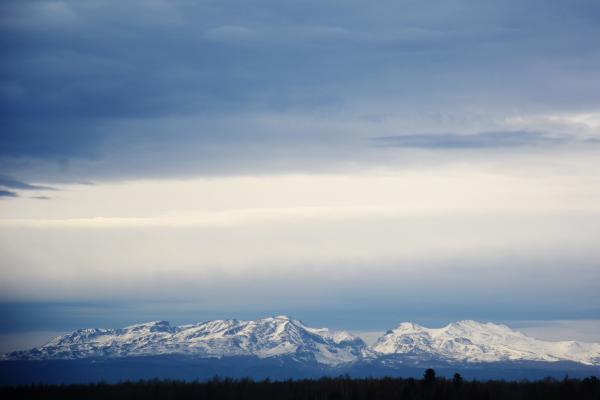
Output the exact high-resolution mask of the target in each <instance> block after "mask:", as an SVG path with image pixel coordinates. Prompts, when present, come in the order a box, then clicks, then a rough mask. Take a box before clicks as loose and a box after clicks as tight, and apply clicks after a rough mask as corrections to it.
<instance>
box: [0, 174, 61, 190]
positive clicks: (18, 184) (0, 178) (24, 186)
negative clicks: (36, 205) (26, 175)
mask: <svg viewBox="0 0 600 400" xmlns="http://www.w3.org/2000/svg"><path fill="white" fill-rule="evenodd" d="M0 186H4V187H6V188H10V189H19V190H56V188H53V187H50V186H41V185H32V184H30V183H27V182H23V181H19V180H17V179H15V178H12V177H10V176H5V175H0Z"/></svg>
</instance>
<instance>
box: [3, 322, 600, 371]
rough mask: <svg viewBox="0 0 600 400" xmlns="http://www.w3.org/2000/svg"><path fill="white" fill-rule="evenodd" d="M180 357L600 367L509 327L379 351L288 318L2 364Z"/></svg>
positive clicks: (412, 332) (388, 341)
mask: <svg viewBox="0 0 600 400" xmlns="http://www.w3.org/2000/svg"><path fill="white" fill-rule="evenodd" d="M167 354H182V355H187V356H192V357H198V358H222V357H231V356H249V357H257V358H260V359H264V358H271V357H288V358H291V359H293V360H294V361H298V362H301V363H317V364H321V365H327V366H334V367H335V366H339V365H345V364H350V363H355V362H357V361H360V360H366V361H368V362H370V361H372V360H374V359H381V360H384V361H385V360H392V361H393V360H397V361H403V360H405V361H410V362H429V360H442V361H446V362H450V363H483V362H505V361H525V360H526V361H545V362H556V361H573V362H577V363H582V364H587V365H600V344H594V343H581V342H573V341H563V342H549V341H543V340H538V339H534V338H531V337H529V336H527V335H524V334H523V333H520V332H517V331H515V330H513V329H511V328H509V327H508V326H506V325H499V324H493V323H481V322H477V321H469V320H467V321H459V322H454V323H451V324H449V325H447V326H445V327H442V328H437V329H431V328H426V327H423V326H421V325H418V324H415V323H412V322H403V323H401V324H399V325H398V326H397V327H396V328H394V329H393V330H390V331H388V332H386V333H385V334H384V335H383V336H382V337H380V338H379V339H378V341H377V343H376V344H375V345H374V346H372V347H368V346H367V345H366V344H365V342H364V341H363V340H362V339H360V338H358V337H356V336H353V335H351V334H350V333H348V332H343V331H339V332H338V331H331V330H329V329H327V328H312V327H309V326H306V325H305V324H304V323H302V322H301V321H298V320H295V319H292V318H289V317H287V316H284V315H280V316H276V317H268V318H263V319H258V320H253V321H243V320H235V319H228V320H214V321H207V322H202V323H197V324H191V325H183V326H172V325H170V324H169V323H168V322H167V321H153V322H147V323H142V324H136V325H131V326H128V327H125V328H120V329H98V328H92V329H79V330H77V331H74V332H71V333H68V334H66V335H62V336H59V337H57V338H55V339H53V340H51V341H50V342H48V343H46V344H45V345H43V346H41V347H38V348H35V349H32V350H29V351H19V352H13V353H10V354H7V355H5V356H3V357H2V359H9V360H10V359H13V360H14V359H23V360H48V359H81V358H97V357H110V358H115V357H132V356H143V355H146V356H148V355H152V356H154V355H167Z"/></svg>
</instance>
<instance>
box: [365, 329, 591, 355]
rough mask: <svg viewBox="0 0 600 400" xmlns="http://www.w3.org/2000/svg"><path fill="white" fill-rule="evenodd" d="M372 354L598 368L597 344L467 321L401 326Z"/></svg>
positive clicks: (383, 338) (376, 345)
mask: <svg viewBox="0 0 600 400" xmlns="http://www.w3.org/2000/svg"><path fill="white" fill-rule="evenodd" d="M373 350H374V351H375V352H376V353H378V354H381V355H397V356H406V355H411V356H414V355H420V356H422V357H423V358H426V357H429V358H432V357H435V358H441V359H445V360H447V361H450V362H497V361H516V360H528V361H550V362H554V361H574V362H579V363H583V364H588V365H595V364H600V344H594V343H579V342H548V341H543V340H538V339H534V338H531V337H529V336H527V335H525V334H523V333H521V332H517V331H515V330H512V329H511V328H509V327H508V326H506V325H499V324H493V323H481V322H477V321H470V320H466V321H459V322H454V323H451V324H449V325H447V326H445V327H443V328H438V329H430V328H425V327H422V326H419V325H416V324H412V323H407V322H405V323H402V324H400V325H399V326H398V327H397V328H396V329H394V330H392V331H388V332H387V333H386V334H385V335H383V336H382V337H381V338H379V340H378V341H377V343H376V344H375V345H374V346H373Z"/></svg>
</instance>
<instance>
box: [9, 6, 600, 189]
mask: <svg viewBox="0 0 600 400" xmlns="http://www.w3.org/2000/svg"><path fill="white" fill-rule="evenodd" d="M259 3H260V4H262V6H253V7H250V6H248V7H241V8H240V5H239V3H238V2H231V1H222V2H217V3H211V4H202V5H201V6H200V5H197V4H194V3H189V2H178V1H174V2H163V1H158V2H153V3H152V6H149V5H148V4H147V2H141V1H140V2H135V1H134V2H127V3H126V4H120V5H115V4H98V3H89V2H80V1H62V2H55V3H44V2H21V1H5V2H2V5H1V7H2V9H1V10H0V15H2V18H1V19H0V33H1V36H0V37H2V39H1V41H0V47H1V49H2V51H3V54H4V55H5V57H3V58H2V60H1V61H0V67H1V69H0V71H1V75H0V78H1V79H0V110H2V111H0V127H1V129H0V132H1V133H0V170H2V171H4V173H6V174H9V175H13V176H18V177H21V178H23V179H27V180H31V179H35V180H38V179H43V180H48V181H62V180H66V181H70V182H73V181H80V180H87V179H99V180H102V179H129V178H131V177H134V178H136V177H148V176H171V177H172V176H181V175H186V174H191V175H214V174H246V173H272V172H287V170H288V169H291V168H293V169H295V170H296V171H302V172H306V171H312V170H327V169H331V168H336V167H339V166H347V165H355V164H368V165H373V164H374V162H373V160H378V162H381V163H387V162H388V161H389V160H386V159H382V158H381V157H378V156H376V155H373V154H366V153H368V150H365V149H364V147H368V146H365V145H364V139H366V138H368V137H371V136H373V132H378V135H380V136H392V135H394V134H395V133H397V132H489V131H501V130H503V131H507V128H510V130H511V131H512V130H514V131H518V130H524V129H525V130H527V131H528V132H530V133H529V137H528V138H527V139H524V141H527V142H528V143H532V142H536V141H537V143H539V142H541V141H543V140H544V138H542V137H535V133H532V132H541V131H544V132H545V130H543V129H540V128H539V127H536V126H526V127H523V126H514V123H513V124H512V125H511V126H509V127H507V126H506V125H507V124H503V123H502V121H503V120H507V119H508V118H510V117H519V115H524V116H527V115H530V114H531V115H533V114H536V115H538V114H539V115H541V114H544V115H553V114H561V113H563V114H564V113H569V112H571V113H573V112H576V113H580V114H581V115H584V114H590V113H592V114H593V112H591V111H590V110H592V111H593V110H595V109H597V108H598V106H600V103H599V102H598V96H597V93H598V90H600V87H598V84H597V82H600V79H599V75H598V74H599V73H598V71H599V70H600V69H598V68H596V67H597V65H598V63H599V62H600V51H599V50H598V46H596V43H595V41H594V38H595V37H598V36H599V35H600V24H598V23H597V17H598V15H599V14H600V11H599V9H598V4H597V2H593V1H582V2H580V3H578V5H577V6H573V5H568V4H565V3H564V2H561V1H549V2H546V3H545V4H546V6H545V7H544V10H543V12H540V10H539V8H538V7H536V6H534V5H531V4H527V3H524V2H519V1H506V2H495V3H487V4H485V5H480V6H479V7H476V8H474V7H472V5H471V4H470V3H469V2H467V1H459V0H454V1H450V2H447V3H445V4H444V5H436V7H432V6H430V5H428V4H425V3H420V2H402V3H397V2H394V1H384V2H382V3H380V4H379V5H378V6H376V7H371V8H370V9H369V10H368V11H367V10H365V8H364V5H363V4H362V3H361V2H358V1H349V2H343V3H339V2H328V3H327V4H323V3H322V2H320V1H318V2H317V1H308V2H301V3H297V4H294V5H293V6H289V5H288V6H287V7H282V5H281V4H280V3H279V2H277V1H274V0H262V1H260V2H259ZM141 10H142V11H141ZM265 10H269V11H268V12H267V11H265ZM316 10H318V12H317V11H316ZM131 49H136V51H131ZM515 110H517V111H518V112H517V111H515ZM515 114H517V115H515ZM586 121H587V120H586ZM569 123H570V124H571V126H574V125H575V124H577V123H578V122H577V121H570V122H569ZM562 133H563V134H564V135H565V136H569V135H570V134H571V133H572V132H571V131H569V130H568V129H567V130H565V131H562ZM526 135H527V134H526ZM522 136H523V135H522ZM411 140H413V142H415V141H416V142H418V143H417V144H418V145H419V146H425V144H422V143H420V142H419V140H421V139H419V140H416V139H411ZM444 140H445V141H446V142H447V143H448V147H452V146H453V145H454V146H468V145H467V144H465V143H463V142H460V141H459V142H460V143H457V140H458V139H456V138H451V137H446V138H438V139H437V142H438V143H440V142H443V141H444ZM519 140H520V139H516V138H512V139H510V140H503V139H497V138H492V137H483V136H481V137H478V138H476V139H475V140H473V141H471V142H469V143H473V146H474V147H478V148H483V147H485V148H491V147H492V146H491V145H488V144H486V143H490V142H493V143H494V144H495V145H497V146H500V147H502V146H504V147H506V146H517V144H516V143H520V142H519ZM428 146H430V147H429V148H431V145H429V144H428ZM486 146H488V147H486ZM309 158H310V161H308V159H309Z"/></svg>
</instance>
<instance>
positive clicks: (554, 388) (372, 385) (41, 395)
mask: <svg viewBox="0 0 600 400" xmlns="http://www.w3.org/2000/svg"><path fill="white" fill-rule="evenodd" d="M0 398H2V399H61V400H65V399H67V400H68V399H88V400H93V399H144V400H145V399H231V400H234V399H235V400H237V399H248V400H252V399H261V400H263V399H274V400H277V399H281V400H296V399H298V400H300V399H303V400H304V399H306V400H334V399H335V400H344V399H348V400H350V399H351V400H362V399H365V400H367V399H369V400H370V399H382V400H385V399H408V400H417V399H444V400H453V399H478V400H479V399H485V400H495V399H523V400H535V399H540V400H541V399H543V400H552V399H590V400H600V381H599V380H598V379H597V378H595V377H589V378H585V379H568V378H565V379H563V380H555V379H550V378H548V379H544V380H540V381H531V382H530V381H520V382H514V381H485V382H478V381H465V380H463V379H462V378H461V377H460V375H459V374H456V375H455V376H454V378H453V379H445V378H436V377H435V372H434V371H432V370H428V371H427V372H426V373H425V375H424V377H423V379H412V378H409V379H403V378H380V379H375V378H365V379H356V378H350V377H347V376H342V377H338V378H321V379H306V380H288V381H269V380H263V381H253V380H250V379H240V380H236V379H221V378H214V379H212V380H209V381H206V382H181V381H164V380H150V381H139V382H122V383H117V384H106V383H97V384H85V385H30V386H18V387H3V388H0Z"/></svg>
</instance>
